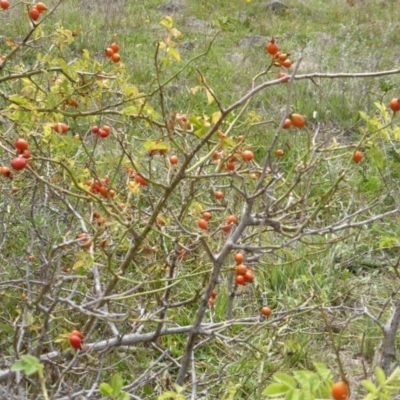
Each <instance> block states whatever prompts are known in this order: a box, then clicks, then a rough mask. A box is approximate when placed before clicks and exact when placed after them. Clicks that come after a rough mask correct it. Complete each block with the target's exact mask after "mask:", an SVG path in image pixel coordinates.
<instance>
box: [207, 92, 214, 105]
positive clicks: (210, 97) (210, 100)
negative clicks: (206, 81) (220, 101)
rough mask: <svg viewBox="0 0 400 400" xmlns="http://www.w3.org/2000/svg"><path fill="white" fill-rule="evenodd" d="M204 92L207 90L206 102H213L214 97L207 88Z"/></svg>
mask: <svg viewBox="0 0 400 400" xmlns="http://www.w3.org/2000/svg"><path fill="white" fill-rule="evenodd" d="M206 92H207V104H212V103H213V102H214V97H213V96H212V94H211V93H210V91H209V90H206Z"/></svg>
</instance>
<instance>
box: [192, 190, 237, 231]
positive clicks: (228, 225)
mask: <svg viewBox="0 0 400 400" xmlns="http://www.w3.org/2000/svg"><path fill="white" fill-rule="evenodd" d="M217 193H222V192H215V194H217ZM222 195H223V193H222ZM216 198H219V197H217V196H216ZM202 217H203V218H200V219H199V220H198V221H197V225H198V227H199V228H200V229H203V230H205V231H206V230H208V221H209V220H210V219H211V218H212V214H211V213H210V212H208V211H206V212H204V213H203V215H202ZM237 222H238V221H237V218H236V216H235V215H229V216H228V217H226V220H225V224H224V225H223V226H222V227H221V229H222V230H223V231H224V232H225V233H228V232H230V231H231V230H232V226H233V225H235V224H237Z"/></svg>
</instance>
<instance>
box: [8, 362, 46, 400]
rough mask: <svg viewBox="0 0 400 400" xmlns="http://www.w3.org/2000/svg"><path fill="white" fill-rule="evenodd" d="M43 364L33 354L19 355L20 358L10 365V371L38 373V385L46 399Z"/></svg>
mask: <svg viewBox="0 0 400 400" xmlns="http://www.w3.org/2000/svg"><path fill="white" fill-rule="evenodd" d="M43 369H44V367H43V364H41V363H40V361H39V360H38V359H37V358H36V357H33V356H30V355H23V356H21V360H20V361H17V362H16V363H14V364H13V366H12V367H11V371H13V372H18V371H19V372H23V373H24V374H25V375H27V376H29V375H33V374H34V373H35V372H37V374H38V375H39V381H40V386H41V388H42V393H43V398H44V399H45V400H48V398H49V397H48V394H47V390H46V381H45V379H44V375H43Z"/></svg>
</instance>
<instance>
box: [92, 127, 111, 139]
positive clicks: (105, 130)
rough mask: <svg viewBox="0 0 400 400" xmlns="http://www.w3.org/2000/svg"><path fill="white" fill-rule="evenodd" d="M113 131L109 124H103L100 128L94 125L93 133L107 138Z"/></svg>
mask: <svg viewBox="0 0 400 400" xmlns="http://www.w3.org/2000/svg"><path fill="white" fill-rule="evenodd" d="M110 132H111V128H110V127H109V126H108V125H103V126H102V127H101V128H99V127H98V126H97V125H95V126H92V133H94V134H95V135H99V136H100V137H102V138H106V137H107V136H108V135H109V134H110Z"/></svg>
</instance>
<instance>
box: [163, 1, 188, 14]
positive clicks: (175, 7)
mask: <svg viewBox="0 0 400 400" xmlns="http://www.w3.org/2000/svg"><path fill="white" fill-rule="evenodd" d="M157 9H158V10H159V11H161V12H162V13H165V14H174V13H178V12H183V11H184V10H185V9H186V5H185V4H184V3H183V2H182V1H168V2H167V3H162V4H160V5H159V6H158V7H157Z"/></svg>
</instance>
